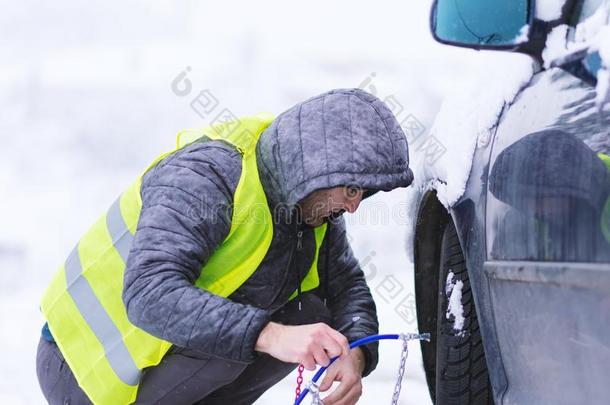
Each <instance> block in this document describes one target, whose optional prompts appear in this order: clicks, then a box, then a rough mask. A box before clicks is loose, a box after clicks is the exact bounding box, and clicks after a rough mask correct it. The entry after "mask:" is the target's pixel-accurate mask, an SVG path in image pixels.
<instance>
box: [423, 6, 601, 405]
mask: <svg viewBox="0 0 610 405" xmlns="http://www.w3.org/2000/svg"><path fill="white" fill-rule="evenodd" d="M553 8H554V10H553ZM609 8H610V3H608V2H606V1H602V0H568V1H565V2H564V1H553V0H538V1H535V0H529V1H528V0H495V1H490V0H469V1H458V0H436V1H435V2H434V4H433V6H432V11H431V18H430V27H431V31H432V34H433V36H434V38H435V39H436V40H437V41H439V42H441V43H444V44H447V45H452V46H461V47H467V48H472V49H476V50H497V51H503V52H515V53H520V54H526V55H529V57H531V63H532V66H534V69H535V72H534V73H533V75H532V76H531V78H530V79H529V81H528V82H527V83H526V84H525V85H524V86H521V88H520V89H519V90H518V92H517V93H516V95H515V97H514V98H512V100H511V101H510V102H509V103H505V104H504V105H503V108H502V109H501V112H499V114H498V115H497V119H496V120H495V123H494V124H493V125H492V128H491V129H490V131H489V139H488V140H487V141H486V142H484V143H483V144H482V145H479V147H477V148H475V150H474V152H473V156H472V162H471V165H470V168H469V170H470V171H469V174H468V176H467V181H466V183H465V187H464V189H463V192H462V193H461V194H460V196H459V198H457V199H456V200H455V201H454V202H452V203H451V204H450V205H448V204H446V203H445V202H444V201H443V200H442V199H441V198H439V195H438V190H436V189H435V187H429V188H428V189H427V190H425V192H423V193H421V198H419V199H418V202H417V206H418V209H417V221H416V223H415V226H414V228H415V229H414V232H415V234H414V239H413V240H414V242H413V253H414V273H415V295H416V308H417V318H418V326H419V330H420V331H425V332H427V331H430V332H432V339H431V341H430V342H429V343H428V342H422V343H421V349H422V357H423V364H424V370H425V374H426V379H427V382H428V388H429V391H430V396H431V398H432V401H433V402H434V403H436V404H443V405H444V404H492V403H496V404H576V403H586V404H602V403H604V404H606V403H610V383H609V382H610V380H609V377H610V157H609V156H610V108H608V105H607V99H606V97H607V96H608V94H607V93H608V80H609V79H608V78H609V75H608V68H610V61H608V60H604V55H608V54H610V49H608V48H609V47H610V45H609V44H610V42H609V41H607V40H606V42H597V43H596V42H595V41H593V40H591V41H589V42H587V40H585V39H583V35H585V34H587V32H586V31H588V35H592V34H591V32H592V28H591V27H593V28H595V29H594V31H595V32H602V31H604V30H605V33H606V39H607V38H608V32H610V31H608V16H610V9H609ZM543 14H544V15H543ZM604 16H605V17H604ZM579 27H581V28H579ZM582 27H584V28H582ZM585 28H586V29H585ZM585 36H586V35H585ZM596 38H597V39H596V41H597V40H599V37H596ZM589 39H591V38H589ZM600 43H601V44H602V45H600ZM606 58H608V56H606ZM481 85H482V86H485V83H482V84H481ZM465 119H473V118H472V117H470V118H468V117H467V118H465ZM459 135H460V136H464V137H468V136H471V134H459ZM447 153H451V150H448V152H447Z"/></svg>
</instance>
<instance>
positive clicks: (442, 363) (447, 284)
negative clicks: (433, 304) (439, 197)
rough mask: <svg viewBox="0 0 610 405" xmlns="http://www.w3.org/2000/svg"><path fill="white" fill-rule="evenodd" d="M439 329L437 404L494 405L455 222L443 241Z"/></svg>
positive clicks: (446, 228)
mask: <svg viewBox="0 0 610 405" xmlns="http://www.w3.org/2000/svg"><path fill="white" fill-rule="evenodd" d="M439 276H440V277H439V289H438V306H437V311H438V312H437V317H436V320H437V322H436V323H437V330H436V403H437V404H440V405H447V404H451V405H453V404H471V405H477V404H481V405H483V404H493V403H494V402H493V394H492V389H491V384H490V382H489V375H488V372H487V363H486V360H485V352H484V351H483V341H482V339H481V333H480V331H479V323H478V320H477V313H476V309H475V303H474V300H473V296H472V291H471V288H470V282H469V279H468V269H467V267H466V262H465V260H464V253H463V251H462V248H461V245H460V241H459V239H458V235H457V232H456V229H455V225H454V224H453V221H452V220H449V221H448V222H447V225H446V226H445V230H444V232H443V238H442V242H441V258H440V275H439Z"/></svg>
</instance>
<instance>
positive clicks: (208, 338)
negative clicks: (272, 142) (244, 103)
mask: <svg viewBox="0 0 610 405" xmlns="http://www.w3.org/2000/svg"><path fill="white" fill-rule="evenodd" d="M240 174H241V159H240V155H239V154H238V153H237V152H236V151H234V150H233V149H231V148H230V147H229V146H228V145H226V144H224V143H223V142H221V141H211V142H206V143H202V142H195V143H194V144H191V145H189V146H187V147H185V148H183V149H181V150H180V151H178V152H176V153H174V154H173V155H171V156H170V157H168V158H166V159H165V160H164V161H162V162H161V163H160V164H158V165H157V166H156V167H155V168H153V169H152V170H151V171H149V172H148V173H147V174H146V175H145V177H144V179H143V183H142V189H141V194H142V212H141V215H140V218H139V222H138V227H137V231H136V233H135V237H134V241H133V245H132V247H131V251H130V253H129V257H128V260H127V266H126V269H125V277H124V289H123V302H124V303H125V306H126V308H127V315H128V317H129V320H130V321H131V322H132V323H133V324H134V325H136V326H138V327H139V328H141V329H143V330H145V331H147V332H148V333H150V334H152V335H154V336H157V337H160V338H162V339H165V340H167V341H169V342H171V343H173V344H175V345H178V346H183V347H189V348H193V349H197V350H201V351H203V352H206V353H209V354H212V355H215V356H218V357H221V358H226V359H230V360H235V361H243V362H250V361H253V360H254V359H255V358H256V356H257V354H256V352H255V351H254V345H255V343H256V340H257V338H258V335H259V334H260V331H261V330H262V328H263V327H264V326H265V325H266V324H267V322H268V321H269V314H268V313H267V311H265V310H262V309H259V308H255V307H253V306H249V305H243V304H240V303H236V302H232V301H230V300H228V299H225V298H223V297H220V296H217V295H215V294H212V293H210V292H207V291H204V290H202V289H199V288H197V287H195V286H194V282H195V280H197V278H198V277H199V275H200V272H201V268H202V265H203V264H205V263H206V261H207V260H208V258H209V257H210V256H211V255H212V253H213V252H214V250H215V249H216V248H218V246H219V245H220V244H221V243H222V242H223V240H224V239H225V237H226V236H227V235H228V233H229V230H230V226H231V223H230V222H231V205H232V202H233V193H234V190H235V188H236V186H237V183H238V180H239V177H240Z"/></svg>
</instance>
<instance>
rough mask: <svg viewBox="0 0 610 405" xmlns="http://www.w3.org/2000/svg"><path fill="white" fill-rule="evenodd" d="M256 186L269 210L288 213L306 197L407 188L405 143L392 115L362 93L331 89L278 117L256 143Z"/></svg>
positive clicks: (407, 173)
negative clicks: (325, 191)
mask: <svg viewBox="0 0 610 405" xmlns="http://www.w3.org/2000/svg"><path fill="white" fill-rule="evenodd" d="M256 153H257V162H258V165H259V172H260V174H261V182H262V184H263V187H264V188H265V192H266V193H267V198H268V199H269V200H270V201H269V203H270V204H272V205H276V204H284V205H287V206H288V207H290V208H293V207H294V206H295V205H296V203H298V202H299V201H300V200H302V199H303V198H304V197H306V196H307V195H309V194H310V193H311V192H313V191H315V190H318V189H322V188H331V187H338V186H347V185H350V186H356V187H359V188H363V189H366V190H367V191H369V192H367V193H366V194H365V197H368V196H370V195H371V194H373V193H374V192H377V191H390V190H392V189H394V188H397V187H407V186H409V185H410V184H411V182H412V180H413V173H412V172H411V170H410V169H409V151H408V147H407V140H406V137H405V134H404V133H403V131H402V129H401V128H400V125H399V124H398V122H397V121H396V118H395V117H394V114H392V112H391V111H390V109H389V108H388V106H387V105H386V104H385V103H383V102H382V101H381V100H379V99H378V98H377V97H375V96H373V95H372V94H369V93H367V92H365V91H363V90H361V89H336V90H331V91H328V92H326V93H323V94H320V95H318V96H316V97H312V98H310V99H308V100H305V101H303V102H301V103H299V104H297V105H295V106H294V107H292V108H290V109H288V110H287V111H285V112H283V113H282V114H280V115H279V116H278V117H277V118H276V119H275V120H274V121H273V122H272V123H271V125H270V126H269V127H268V128H267V129H266V130H265V131H264V132H263V133H262V134H261V136H260V139H259V141H258V144H257V150H256Z"/></svg>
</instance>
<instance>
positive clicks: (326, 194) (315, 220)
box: [299, 186, 364, 227]
mask: <svg viewBox="0 0 610 405" xmlns="http://www.w3.org/2000/svg"><path fill="white" fill-rule="evenodd" d="M363 194H364V190H362V189H360V188H358V187H355V186H347V187H333V188H325V189H321V190H316V191H314V192H313V193H311V194H309V195H308V196H307V197H305V198H303V199H302V200H301V201H300V202H299V205H300V206H301V212H302V214H303V222H305V223H306V224H307V225H309V226H312V227H316V226H320V225H322V224H323V223H324V222H325V221H327V220H329V219H331V220H332V219H334V218H337V217H338V216H340V215H341V214H343V213H344V212H345V211H347V212H350V213H352V212H355V211H356V210H357V209H358V206H359V205H360V201H362V195H363Z"/></svg>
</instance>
